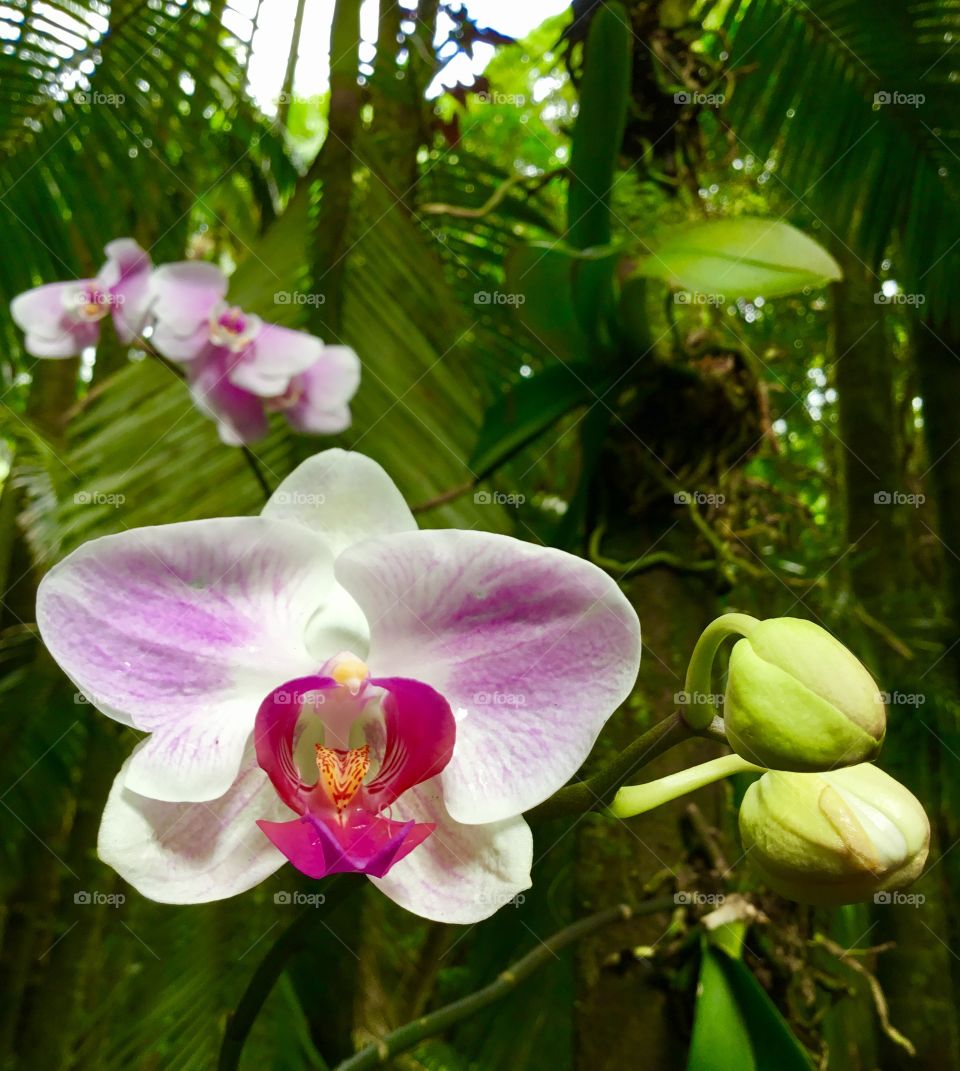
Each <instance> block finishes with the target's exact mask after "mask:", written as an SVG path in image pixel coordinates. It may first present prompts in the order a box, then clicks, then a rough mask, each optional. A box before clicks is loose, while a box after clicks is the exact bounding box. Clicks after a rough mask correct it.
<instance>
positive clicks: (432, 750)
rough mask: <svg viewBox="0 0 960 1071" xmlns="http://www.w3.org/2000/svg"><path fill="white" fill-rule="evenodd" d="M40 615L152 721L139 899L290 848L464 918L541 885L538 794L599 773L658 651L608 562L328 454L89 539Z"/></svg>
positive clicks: (85, 668) (242, 881)
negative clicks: (462, 525) (468, 519)
mask: <svg viewBox="0 0 960 1071" xmlns="http://www.w3.org/2000/svg"><path fill="white" fill-rule="evenodd" d="M37 621H38V624H39V627H40V630H41V633H42V635H43V638H44V640H45V642H46V644H47V646H48V648H49V649H50V651H51V653H52V654H53V656H54V658H55V659H56V660H57V661H58V662H59V663H60V665H61V666H62V667H63V669H64V670H65V671H66V673H67V674H68V675H69V677H70V678H71V679H72V680H73V681H74V682H75V683H76V685H77V686H78V687H79V689H80V690H81V691H82V692H83V693H84V694H85V695H86V696H88V697H89V698H90V699H91V701H93V702H94V703H95V704H96V705H97V706H98V707H99V708H100V709H101V710H102V711H103V712H104V713H105V714H107V715H109V716H110V717H112V718H114V719H116V720H118V721H120V722H122V723H123V724H126V725H129V726H131V727H133V728H134V729H137V730H140V731H141V732H145V733H148V734H149V735H148V736H146V738H145V739H144V740H142V741H141V742H140V743H139V744H138V745H137V747H136V748H135V749H134V751H133V753H132V755H131V756H130V757H129V758H128V759H127V761H126V762H125V764H124V766H123V768H122V769H121V771H120V773H119V774H118V776H117V779H116V781H115V783H114V786H113V789H112V791H111V793H110V797H109V799H108V802H107V806H106V809H105V812H104V815H103V821H102V825H101V829H100V838H99V852H100V856H101V858H102V859H104V860H105V861H106V862H107V863H109V864H110V865H111V866H113V867H114V868H115V869H116V870H117V871H118V872H119V873H120V874H121V875H122V876H123V877H124V878H125V879H126V880H127V881H128V882H130V884H131V885H133V886H134V887H135V888H137V889H138V890H139V891H140V892H141V893H143V894H144V895H145V896H148V897H150V898H152V899H154V900H159V901H163V902H167V903H200V902H204V901H209V900H216V899H220V898H223V897H227V896H232V895H235V894H237V893H241V892H243V891H244V890H246V889H249V888H251V887H252V886H254V885H256V884H258V883H259V882H262V881H264V880H265V879H267V878H268V877H270V875H272V874H273V873H274V872H275V871H277V870H278V869H279V868H280V867H281V866H282V865H283V864H284V862H286V861H290V862H291V863H292V864H293V865H294V866H295V867H296V868H297V869H299V870H301V871H302V872H303V873H305V874H307V875H309V876H311V877H315V878H319V877H322V876H324V875H326V874H330V873H335V872H338V871H356V872H362V873H366V874H368V875H369V877H370V878H371V880H372V881H373V882H374V883H375V884H376V885H377V887H378V888H380V889H381V890H382V891H383V892H384V893H385V894H386V895H387V896H389V897H391V898H392V899H393V900H395V901H396V902H397V903H399V904H401V905H403V906H404V907H406V908H408V909H409V910H411V911H413V912H415V913H417V914H419V915H422V916H424V917H426V918H431V919H437V920H440V921H446V922H456V923H470V922H475V921H477V920H479V919H482V918H485V917H487V916H488V915H491V914H492V913H493V912H494V911H496V910H497V908H498V907H500V906H502V905H503V904H505V903H507V902H509V900H510V899H511V898H512V897H514V896H516V895H517V893H519V892H521V891H522V890H523V889H525V888H527V887H528V886H529V884H530V866H531V862H532V854H533V843H532V837H531V833H530V829H529V827H528V826H527V824H526V822H525V821H524V819H523V817H522V815H523V812H524V811H526V810H528V809H530V808H531V807H533V806H535V805H536V804H538V803H540V802H541V801H542V800H544V799H546V798H548V797H549V796H551V795H552V794H553V793H554V792H556V791H557V789H559V788H560V787H561V786H562V785H563V784H564V783H566V782H567V781H568V780H569V779H570V777H572V776H573V774H574V773H575V772H576V770H577V769H578V768H579V767H580V765H581V764H582V762H583V761H584V759H585V758H586V756H587V754H588V753H589V752H590V750H591V748H592V746H593V744H594V742H595V740H596V738H597V735H598V734H599V732H600V729H601V728H602V726H603V725H604V723H605V722H606V720H607V718H608V717H609V716H610V714H611V713H612V712H613V711H614V710H615V709H616V708H617V707H618V706H619V704H620V703H622V702H623V700H624V699H625V698H626V697H627V695H628V694H629V693H630V691H631V689H632V687H633V683H634V680H635V678H636V674H637V670H638V667H639V658H640V630H639V622H638V621H637V616H636V614H635V613H634V611H633V609H632V607H631V606H630V604H629V603H628V601H627V600H626V599H625V598H624V596H623V594H622V592H621V591H620V590H619V588H618V587H617V585H616V584H615V583H614V581H613V580H611V579H610V577H608V576H607V575H606V574H605V573H603V572H602V571H601V570H599V569H598V568H596V567H595V566H593V565H592V564H590V563H589V562H586V561H583V560H582V559H580V558H576V557H574V556H572V555H569V554H565V553H563V552H561V551H558V550H552V549H547V548H543V547H539V546H535V545H533V544H529V543H524V542H522V541H520V540H517V539H512V538H510V537H507V536H501V535H492V534H488V533H484V532H477V531H456V530H440V531H418V530H417V527H416V523H415V521H414V519H413V516H412V515H411V513H410V511H409V509H408V508H407V506H406V504H405V503H404V501H403V499H402V497H401V495H400V493H399V491H398V490H397V489H396V487H395V486H394V485H393V484H392V482H391V481H390V479H389V477H388V476H387V475H386V473H385V472H384V471H383V470H382V469H381V468H380V466H379V465H377V464H376V463H375V462H373V461H371V460H370V459H368V458H366V457H363V456H362V455H359V454H352V453H346V452H344V451H342V450H328V451H326V452H324V453H321V454H318V455H316V456H314V457H313V458H311V459H309V460H308V461H306V462H304V464H302V465H301V466H300V467H299V468H298V469H297V470H296V471H295V472H294V473H293V474H292V475H291V476H289V477H288V478H287V479H286V480H285V481H284V482H283V483H282V484H281V485H280V487H279V488H278V489H277V491H276V492H275V493H274V495H273V497H272V498H271V499H270V501H269V503H268V504H267V505H266V507H265V508H264V510H263V513H262V515H261V516H260V517H232V518H225V519H220V520H206V521H190V522H186V523H181V524H171V525H164V526H162V527H156V528H143V529H135V530H131V531H126V532H122V533H120V534H118V535H113V536H106V537H104V538H102V539H97V540H94V541H92V542H90V543H88V544H86V545H85V546H83V547H81V548H80V549H78V550H76V551H74V553H73V554H71V555H70V556H69V557H67V558H66V559H65V560H64V561H62V562H61V563H60V564H59V565H57V566H55V567H54V568H53V569H52V570H51V571H50V572H49V573H48V575H47V576H46V577H45V579H44V580H43V582H42V583H41V585H40V590H39V593H38V601H37Z"/></svg>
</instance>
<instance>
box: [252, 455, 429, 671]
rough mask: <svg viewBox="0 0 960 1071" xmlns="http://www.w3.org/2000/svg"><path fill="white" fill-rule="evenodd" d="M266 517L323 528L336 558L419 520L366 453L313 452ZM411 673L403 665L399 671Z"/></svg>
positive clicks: (317, 529) (288, 480) (274, 497)
mask: <svg viewBox="0 0 960 1071" xmlns="http://www.w3.org/2000/svg"><path fill="white" fill-rule="evenodd" d="M263 516H264V517H273V518H276V519H279V520H285V521H293V522H295V523H297V524H301V525H303V526H305V527H307V528H309V529H311V530H312V531H314V532H319V533H320V534H321V535H322V536H323V537H324V538H325V539H326V541H327V542H328V543H329V544H330V547H331V549H332V551H333V554H334V557H336V555H338V554H339V553H340V552H341V551H343V550H345V549H346V548H347V547H349V546H351V545H352V544H354V543H358V542H360V540H363V539H370V538H372V537H374V536H382V535H388V534H390V533H392V532H408V531H413V530H415V529H416V527H417V522H416V521H415V520H414V519H413V514H412V513H411V512H410V508H409V506H407V503H406V502H405V501H404V498H403V495H401V494H400V492H399V491H398V490H397V487H396V484H394V482H393V480H391V479H390V477H389V476H388V475H387V474H386V472H384V470H383V469H382V468H381V466H380V465H378V464H377V463H376V461H374V460H373V459H372V458H369V457H366V456H365V455H364V454H356V453H352V452H350V451H347V450H338V449H333V450H324V451H323V452H322V453H319V454H314V455H313V457H311V458H308V459H307V460H306V461H304V462H303V464H302V465H300V466H298V467H297V468H296V469H294V471H293V472H292V473H291V474H290V475H289V476H288V477H287V478H286V479H285V480H284V481H283V482H282V483H281V484H280V486H279V487H278V488H277V489H276V491H274V492H273V495H272V496H271V498H270V501H269V502H268V503H267V504H266V506H264V508H263ZM400 673H403V674H404V676H410V674H407V673H406V672H405V670H404V669H403V668H402V667H398V668H397V674H398V675H399V674H400Z"/></svg>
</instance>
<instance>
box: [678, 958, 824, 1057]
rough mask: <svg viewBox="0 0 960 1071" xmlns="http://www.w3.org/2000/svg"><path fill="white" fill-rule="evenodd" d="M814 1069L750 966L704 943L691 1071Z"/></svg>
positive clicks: (692, 1042)
mask: <svg viewBox="0 0 960 1071" xmlns="http://www.w3.org/2000/svg"><path fill="white" fill-rule="evenodd" d="M812 1066H813V1065H812V1064H811V1062H810V1058H809V1057H808V1056H807V1053H806V1051H805V1050H804V1049H803V1047H802V1046H801V1045H800V1043H799V1042H798V1041H797V1039H796V1038H795V1037H794V1036H793V1034H792V1033H791V1032H790V1028H789V1026H788V1025H787V1023H786V1021H785V1020H784V1018H783V1016H782V1015H781V1014H780V1012H779V1011H777V1008H776V1006H775V1005H774V1003H773V1001H771V999H770V997H769V996H767V994H766V992H765V991H764V989H763V988H762V987H761V985H760V983H759V982H758V981H757V980H756V978H754V976H753V975H752V974H751V973H750V971H749V970H748V969H747V967H746V966H745V965H744V964H743V963H742V962H740V961H739V960H734V959H731V958H730V957H729V956H728V955H727V954H726V953H725V952H722V951H720V950H719V949H715V948H713V947H711V946H710V945H709V944H706V943H704V946H703V960H702V962H701V966H700V983H699V985H698V987H697V1005H696V1014H695V1019H694V1024H693V1038H692V1040H691V1044H690V1054H689V1057H688V1060H687V1071H730V1069H731V1068H736V1069H737V1071H767V1069H768V1068H774V1067H775V1068H777V1071H812Z"/></svg>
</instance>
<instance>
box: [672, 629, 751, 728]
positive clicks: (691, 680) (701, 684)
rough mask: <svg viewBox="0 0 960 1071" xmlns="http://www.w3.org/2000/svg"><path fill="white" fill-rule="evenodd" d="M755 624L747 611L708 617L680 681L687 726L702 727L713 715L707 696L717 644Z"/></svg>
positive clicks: (713, 711)
mask: <svg viewBox="0 0 960 1071" xmlns="http://www.w3.org/2000/svg"><path fill="white" fill-rule="evenodd" d="M759 624H760V622H759V621H758V620H757V619H756V618H755V617H750V615H749V614H724V615H723V616H722V617H718V618H717V619H716V621H711V622H710V624H709V625H707V627H706V628H705V629H704V630H703V632H702V633H701V634H700V639H699V640H697V643H696V646H695V647H694V649H693V654H692V655H691V656H690V664H689V665H688V666H687V678H686V682H685V684H684V691H685V692H686V694H687V703H688V705H687V708H686V709H685V710H684V713H683V717H684V720H685V721H686V722H687V723H688V725H689V726H690V728H691V729H694V730H700V729H705V728H706V727H707V726H708V725H709V724H710V722H711V721H713V719H714V718H715V717H716V716H717V710H716V708H715V707H714V705H713V703H711V702H710V699H709V696H710V694H711V681H712V680H713V662H714V659H715V658H716V657H717V651H718V650H719V648H720V644H721V643H723V641H724V640H725V639H727V638H728V637H729V636H749V635H750V633H751V632H752V631H753V630H754V628H756V626H757V625H759Z"/></svg>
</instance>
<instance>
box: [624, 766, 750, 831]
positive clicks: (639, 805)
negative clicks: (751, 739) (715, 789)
mask: <svg viewBox="0 0 960 1071" xmlns="http://www.w3.org/2000/svg"><path fill="white" fill-rule="evenodd" d="M763 769H764V767H762V766H755V765H754V764H753V763H752V762H747V760H746V759H741V758H740V756H739V755H723V756H721V757H720V758H719V759H711V760H710V761H709V762H704V763H701V764H700V765H699V766H691V767H690V769H689V770H681V771H680V772H679V773H674V774H668V775H667V776H666V777H661V778H659V779H658V780H656V781H650V782H649V783H648V784H646V785H630V786H629V787H628V788H621V789H620V791H619V792H618V793H617V794H616V796H614V798H613V803H611V804H610V807H609V808H608V809H607V813H608V814H610V815H612V816H613V817H614V818H632V817H633V816H634V815H636V814H644V813H645V812H646V811H652V810H653V809H654V808H655V807H660V806H661V805H662V804H664V803H669V802H670V800H675V799H676V798H677V797H678V796H685V795H686V794H687V793H688V792H693V791H694V790H695V789H698V788H703V786H704V785H710V784H713V782H714V781H720V780H721V779H722V778H724V777H729V776H730V775H731V774H735V773H747V772H757V773H762V772H763Z"/></svg>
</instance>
